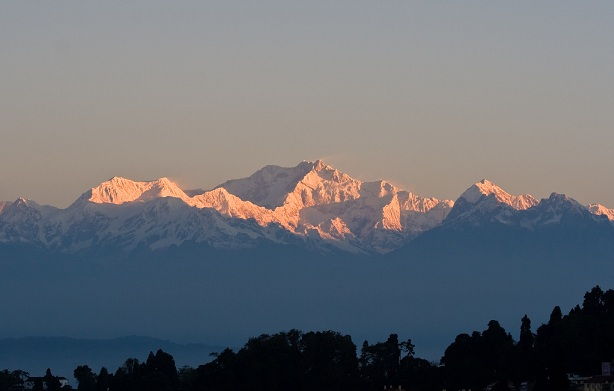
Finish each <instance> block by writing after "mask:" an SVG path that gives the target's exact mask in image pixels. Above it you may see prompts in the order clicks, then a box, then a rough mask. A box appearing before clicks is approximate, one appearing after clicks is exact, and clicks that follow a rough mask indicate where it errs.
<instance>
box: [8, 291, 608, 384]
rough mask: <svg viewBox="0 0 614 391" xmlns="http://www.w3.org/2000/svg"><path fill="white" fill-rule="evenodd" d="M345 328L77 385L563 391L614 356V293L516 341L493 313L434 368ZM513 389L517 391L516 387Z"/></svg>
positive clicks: (131, 368)
mask: <svg viewBox="0 0 614 391" xmlns="http://www.w3.org/2000/svg"><path fill="white" fill-rule="evenodd" d="M356 350H357V349H356V345H354V343H353V342H352V339H351V337H350V336H348V335H342V334H339V333H337V332H334V331H320V332H308V333H303V332H301V331H298V330H290V331H288V332H281V333H277V334H273V335H268V334H263V335H260V336H259V337H255V338H251V339H250V340H249V341H248V342H247V343H246V344H245V345H244V346H243V347H242V348H241V349H239V350H238V351H237V352H235V351H233V350H231V349H229V348H227V349H225V350H223V351H222V352H220V353H216V354H214V358H213V360H212V361H210V362H208V363H206V364H203V365H201V366H199V367H198V368H189V367H184V368H181V369H180V370H179V371H178V370H177V368H176V365H175V361H174V359H173V357H172V356H171V355H170V354H168V353H166V352H163V351H162V350H158V351H157V352H156V353H153V352H150V353H149V355H148V357H147V359H146V361H145V362H143V363H141V362H139V361H138V360H137V359H134V358H130V359H127V360H126V361H125V363H124V364H123V365H122V366H121V367H120V368H118V369H117V371H116V372H115V374H110V373H109V372H108V371H107V369H106V368H102V369H101V370H100V372H99V373H98V374H95V373H94V372H93V371H92V370H91V369H90V368H89V367H88V366H86V365H82V366H78V367H77V368H76V369H75V371H74V377H75V379H76V380H77V382H78V390H80V391H94V390H95V391H145V390H147V391H150V390H152V391H230V390H233V391H234V390H237V391H241V390H250V391H251V390H253V391H258V390H267V391H275V390H300V391H303V390H304V391H311V390H324V391H328V390H330V391H332V390H335V391H343V390H384V389H389V390H390V389H398V387H402V389H404V390H411V391H435V390H441V389H444V388H445V389H446V390H448V391H458V390H462V389H472V390H483V389H486V388H487V389H489V390H492V391H496V390H510V389H517V387H518V386H519V385H520V383H523V382H528V383H531V384H533V385H534V388H533V390H535V391H555V390H556V391H565V390H568V389H569V387H570V384H569V380H568V376H567V374H569V373H577V374H580V375H594V374H598V373H599V372H600V367H601V363H602V362H604V361H612V359H614V291H612V290H608V291H606V292H604V291H603V290H602V289H601V288H600V287H598V286H596V287H595V288H593V289H591V290H590V291H589V292H587V293H586V294H585V296H584V301H583V303H582V305H581V306H580V305H578V306H576V307H574V308H572V309H571V311H569V313H568V314H567V315H564V314H563V312H562V310H561V308H560V307H558V306H557V307H554V309H553V310H552V312H551V314H550V318H549V320H548V322H547V323H546V324H543V325H541V326H540V327H539V328H538V329H537V331H536V332H535V333H533V331H532V329H531V320H530V319H529V317H528V316H527V315H524V316H523V317H522V319H521V320H520V333H519V339H518V342H517V343H516V342H514V340H513V339H512V336H511V335H510V334H509V333H508V332H507V331H505V330H504V329H503V327H501V325H500V324H499V322H497V321H495V320H491V321H490V322H488V325H487V327H486V329H485V330H484V331H481V332H479V331H474V332H472V333H471V334H459V335H458V336H457V337H456V338H455V340H454V342H453V343H452V344H450V346H448V348H447V349H446V350H445V353H444V355H443V357H442V359H441V364H440V365H437V364H434V363H431V362H429V361H427V360H423V359H420V358H417V357H414V345H413V343H412V341H411V340H406V341H399V338H398V336H397V334H390V336H389V337H388V338H387V339H386V341H384V342H376V343H374V344H369V342H367V341H364V342H363V344H362V347H361V350H360V355H359V356H358V357H357V351H356ZM26 379H28V376H27V373H25V372H22V371H12V372H11V371H8V370H4V371H0V391H5V390H14V389H18V387H20V386H22V385H23V384H24V380H26ZM30 380H31V382H33V383H34V389H35V390H43V388H45V389H47V390H59V389H60V384H59V381H58V378H56V377H55V376H53V375H52V373H51V371H50V370H47V373H46V375H45V376H44V377H42V378H31V379H30ZM514 387H516V388H514Z"/></svg>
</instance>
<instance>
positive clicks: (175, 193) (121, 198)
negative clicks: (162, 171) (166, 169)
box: [82, 176, 189, 205]
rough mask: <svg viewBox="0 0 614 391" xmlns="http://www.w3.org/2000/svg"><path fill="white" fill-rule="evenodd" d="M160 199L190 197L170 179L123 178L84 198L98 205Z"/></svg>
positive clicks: (87, 194)
mask: <svg viewBox="0 0 614 391" xmlns="http://www.w3.org/2000/svg"><path fill="white" fill-rule="evenodd" d="M160 197H175V198H180V199H182V200H186V199H188V198H189V197H188V196H187V195H186V194H185V193H184V192H183V190H181V189H180V188H179V186H177V184H175V183H174V182H172V181H171V180H170V179H168V178H159V179H156V180H153V181H147V182H138V181H133V180H131V179H127V178H122V177H117V176H116V177H113V178H111V179H109V180H108V181H105V182H102V183H101V184H100V185H98V186H96V187H93V188H91V189H90V190H88V191H87V192H86V193H85V194H84V195H83V196H82V198H85V199H86V200H87V201H89V202H92V203H96V204H115V205H120V204H123V203H126V202H132V201H148V200H151V199H154V198H160Z"/></svg>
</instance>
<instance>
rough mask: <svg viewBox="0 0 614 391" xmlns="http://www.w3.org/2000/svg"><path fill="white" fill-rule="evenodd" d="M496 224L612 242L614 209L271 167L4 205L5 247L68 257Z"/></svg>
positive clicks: (404, 242)
mask: <svg viewBox="0 0 614 391" xmlns="http://www.w3.org/2000/svg"><path fill="white" fill-rule="evenodd" d="M493 225H495V226H497V227H499V228H505V229H507V230H517V232H516V233H515V234H514V235H516V236H517V235H518V234H519V233H523V234H528V235H531V234H534V235H537V234H538V233H539V232H541V231H543V230H544V229H546V230H550V231H552V230H553V229H555V228H556V229H560V228H562V227H566V229H567V230H568V231H569V230H571V231H574V230H579V229H581V230H582V232H588V231H590V232H593V233H597V234H596V235H597V236H604V237H605V238H614V209H608V208H606V207H605V206H603V205H599V204H591V205H587V206H584V205H580V204H579V203H578V202H576V201H575V200H573V199H572V198H569V197H567V196H565V195H561V194H556V193H553V194H552V195H551V196H550V197H549V198H546V199H542V200H537V199H536V198H535V197H533V196H532V195H529V194H523V195H512V194H509V193H507V192H506V191H505V190H503V189H502V188H500V187H499V186H497V185H496V184H494V183H492V182H490V181H488V180H481V181H479V182H476V183H475V184H473V185H471V186H470V187H469V188H468V189H467V190H466V191H464V192H463V193H462V194H461V195H460V196H459V197H458V199H457V200H456V201H452V200H439V199H436V198H433V197H423V196H420V195H417V194H414V193H412V192H409V191H405V190H401V189H399V188H398V187H396V186H394V185H393V184H391V183H390V182H387V181H384V180H379V181H373V182H363V181H360V180H357V179H355V178H353V177H351V176H350V175H348V174H346V173H343V172H341V171H339V170H337V169H335V168H333V167H331V166H329V165H327V164H325V163H324V162H323V161H321V160H318V161H315V162H308V161H303V162H301V163H299V164H298V165H297V166H295V167H289V168H286V167H279V166H274V165H270V166H265V167H263V168H262V169H260V170H258V171H256V172H255V173H253V174H252V175H250V176H249V177H247V178H241V179H233V180H228V181H226V182H224V183H222V184H220V185H218V186H216V187H214V188H213V189H211V190H207V191H203V190H188V189H182V188H180V187H179V186H178V185H177V184H176V183H174V182H172V181H171V180H169V179H168V178H159V179H156V180H152V181H134V180H131V179H127V178H122V177H113V178H111V179H109V180H108V181H105V182H103V183H101V184H99V185H98V186H95V187H93V188H91V189H89V190H87V191H86V192H84V193H83V194H82V195H81V196H80V197H79V198H78V199H77V200H76V201H75V202H74V203H73V204H72V205H70V206H69V207H68V208H65V209H59V208H55V207H52V206H47V205H39V204H37V203H36V202H34V201H31V200H28V199H25V198H19V199H17V200H16V201H14V202H0V246H5V247H6V246H21V247H33V248H37V249H41V250H44V251H52V252H56V253H64V254H83V253H91V252H92V251H101V250H103V249H104V250H105V251H109V250H112V251H119V252H122V253H125V254H129V253H130V252H132V251H135V250H139V251H159V250H165V249H169V248H177V247H182V246H184V245H190V246H194V245H196V246H200V247H203V248H212V249H233V250H242V249H243V250H245V249H253V248H255V247H260V246H263V245H273V246H291V247H298V248H301V249H307V250H309V251H312V252H324V253H331V252H333V253H335V252H343V253H350V254H366V255H369V254H375V255H377V254H388V253H395V252H398V251H403V249H406V248H408V247H409V248H411V247H412V243H414V242H416V243H419V242H420V241H424V239H423V237H427V238H428V237H433V235H439V236H441V235H442V234H445V233H447V234H448V235H449V234H450V233H453V232H467V231H468V230H469V231H475V230H476V228H478V227H488V230H489V231H491V232H492V229H493V228H492V226H493ZM587 230H588V231H587ZM477 240H478V241H479V235H478V237H477Z"/></svg>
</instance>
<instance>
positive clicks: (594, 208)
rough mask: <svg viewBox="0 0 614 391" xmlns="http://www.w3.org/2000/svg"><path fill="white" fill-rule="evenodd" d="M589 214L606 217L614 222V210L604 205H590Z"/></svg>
mask: <svg viewBox="0 0 614 391" xmlns="http://www.w3.org/2000/svg"><path fill="white" fill-rule="evenodd" d="M587 208H588V210H589V212H591V213H592V214H594V215H598V216H605V217H607V218H608V220H610V221H614V209H610V208H608V207H606V206H604V205H602V204H588V206H587Z"/></svg>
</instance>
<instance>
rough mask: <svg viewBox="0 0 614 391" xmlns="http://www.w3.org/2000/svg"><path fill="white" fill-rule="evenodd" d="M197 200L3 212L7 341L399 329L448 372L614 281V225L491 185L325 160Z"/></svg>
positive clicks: (174, 195)
mask: <svg viewBox="0 0 614 391" xmlns="http://www.w3.org/2000/svg"><path fill="white" fill-rule="evenodd" d="M198 193H199V192H198V191H190V192H187V193H186V192H184V191H183V190H182V189H179V188H177V187H176V185H174V184H173V183H172V182H170V181H168V180H164V179H160V180H156V181H151V182H134V181H129V180H125V179H123V178H121V179H119V178H114V179H112V180H110V181H107V182H105V183H103V184H101V185H100V186H98V187H96V188H93V189H91V190H89V191H87V192H86V193H85V194H84V195H83V196H82V197H80V198H79V199H78V200H77V201H76V202H75V203H74V204H73V205H72V206H71V207H69V208H67V209H57V208H53V207H47V206H40V205H37V204H35V203H34V202H32V201H27V200H24V199H20V200H17V201H16V202H13V203H10V204H8V205H6V206H4V207H3V208H2V210H1V211H0V266H1V267H2V269H1V270H2V273H0V308H2V309H3V311H5V313H6V314H9V315H10V316H8V317H6V319H7V320H6V321H5V322H3V323H2V324H0V335H5V336H26V335H85V336H94V337H96V336H105V335H131V334H140V335H153V336H157V337H163V338H169V339H177V338H181V340H194V341H207V342H209V343H214V344H217V345H226V344H230V345H238V344H240V343H242V342H243V341H244V339H245V338H247V337H249V336H253V335H257V334H258V333H260V332H269V333H271V332H276V331H279V330H287V329H290V328H299V329H304V330H317V329H335V330H339V331H342V332H344V333H349V334H351V335H353V336H355V338H356V340H357V341H358V342H360V341H361V340H362V339H363V338H368V339H370V340H376V339H377V340H381V339H382V338H384V337H385V336H386V335H387V334H388V333H390V332H398V333H399V334H400V335H401V336H402V337H411V338H413V339H414V341H415V343H416V345H417V350H418V351H419V352H420V353H421V354H423V355H426V356H428V357H431V358H438V355H439V354H440V353H441V352H442V349H443V348H444V345H445V344H446V343H447V342H449V340H450V339H451V338H452V337H453V336H454V335H456V334H457V333H458V332H460V331H465V330H471V329H481V328H483V327H484V325H485V324H486V323H487V322H488V320H490V319H500V320H501V321H502V322H503V324H504V326H505V327H506V328H508V329H510V330H515V329H516V328H517V326H518V324H519V319H520V318H521V317H522V315H524V312H526V311H529V315H530V316H531V317H532V318H534V321H536V322H540V321H541V320H542V319H540V318H539V316H541V314H544V313H547V311H548V309H550V308H551V307H552V305H553V304H563V306H564V305H565V304H569V305H571V304H573V303H574V302H575V300H576V298H577V297H578V295H580V294H582V293H583V292H585V291H586V290H587V289H589V288H590V287H592V286H594V285H595V284H601V285H602V286H603V287H610V286H612V282H613V279H614V266H613V265H614V225H613V224H612V221H611V220H610V219H609V215H608V211H609V210H608V209H607V208H605V207H603V206H598V207H595V206H590V207H586V206H583V205H580V204H578V203H577V202H576V201H574V200H573V199H571V198H569V197H567V196H564V195H560V194H555V193H553V194H552V195H551V196H550V197H549V198H546V199H543V200H541V201H537V200H536V199H535V198H534V197H532V196H530V195H512V194H509V193H507V192H505V191H504V190H503V189H501V188H500V187H498V186H496V185H495V184H493V183H492V182H489V181H486V180H483V181H480V182H477V183H476V184H474V185H472V186H471V187H470V188H469V189H467V191H465V192H464V193H462V194H461V196H460V197H459V198H458V200H456V201H455V202H452V201H439V200H435V199H433V198H425V197H420V196H417V195H414V194H412V193H408V192H404V191H402V190H399V189H397V188H396V187H394V186H392V185H391V184H389V183H387V182H385V181H378V182H361V181H357V180H355V179H353V178H351V177H350V176H348V175H347V174H344V173H341V172H339V171H338V170H335V169H334V168H332V167H330V166H327V165H325V164H324V163H322V162H313V163H309V162H303V163H301V164H299V165H298V166H297V167H294V168H283V167H277V166H268V167H265V168H264V169H262V170H260V171H258V172H256V173H255V174H254V175H252V176H250V177H248V178H245V179H239V180H234V181H229V182H226V183H225V184H222V185H220V186H219V187H217V188H216V189H214V190H211V191H204V192H200V194H198ZM532 315H534V316H532Z"/></svg>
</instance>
